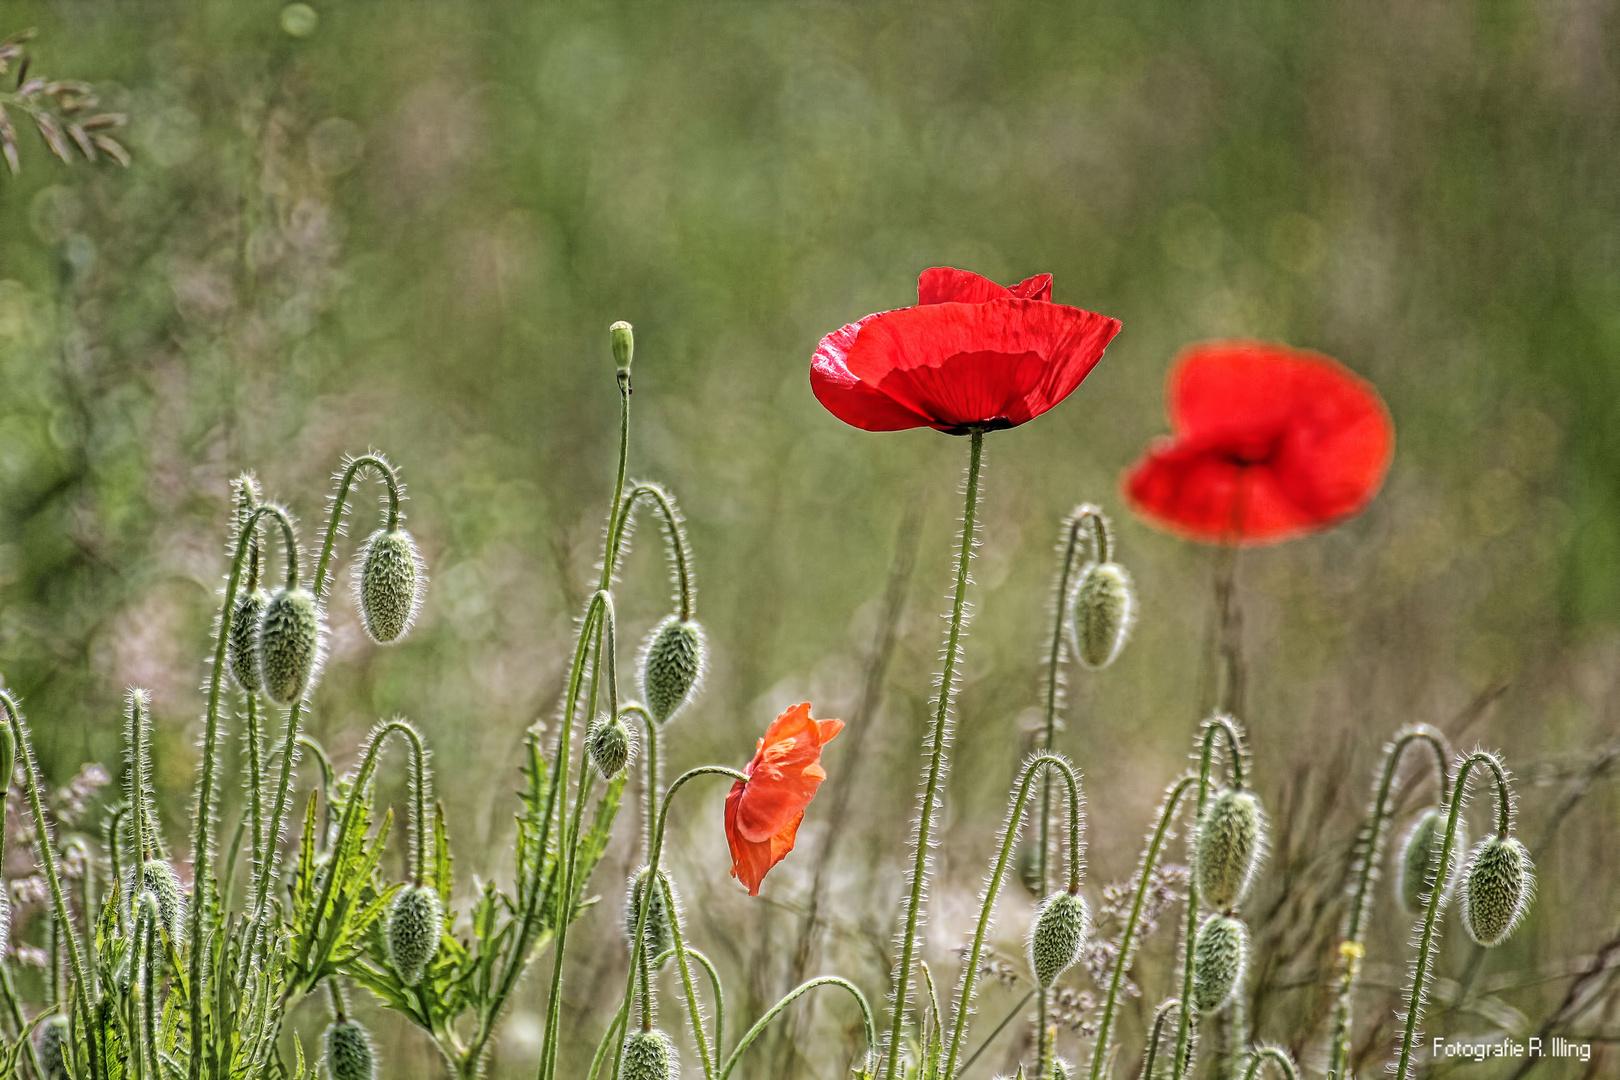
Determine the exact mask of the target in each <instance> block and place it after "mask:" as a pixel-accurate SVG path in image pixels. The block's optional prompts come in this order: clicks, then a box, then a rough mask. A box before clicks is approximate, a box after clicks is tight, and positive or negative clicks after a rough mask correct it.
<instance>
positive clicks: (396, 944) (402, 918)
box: [387, 885, 444, 986]
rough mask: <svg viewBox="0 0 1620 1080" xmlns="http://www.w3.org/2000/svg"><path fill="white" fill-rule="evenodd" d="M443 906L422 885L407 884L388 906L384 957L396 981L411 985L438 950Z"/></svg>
mask: <svg viewBox="0 0 1620 1080" xmlns="http://www.w3.org/2000/svg"><path fill="white" fill-rule="evenodd" d="M443 933H444V909H443V908H442V907H441V906H440V904H439V894H438V893H437V892H435V891H434V890H432V889H430V888H428V887H427V886H425V885H407V886H405V887H404V888H403V889H401V890H399V892H397V893H395V894H394V901H393V903H392V904H391V905H390V906H389V908H388V935H387V940H388V958H389V959H390V960H392V961H393V964H394V971H395V972H396V973H397V974H398V975H399V981H400V982H402V983H404V984H405V985H406V986H415V985H416V984H417V983H419V982H421V981H422V973H423V972H424V971H426V970H427V966H428V964H429V963H431V962H432V960H433V956H434V954H435V953H437V952H438V951H439V937H440V936H441V935H442V934H443Z"/></svg>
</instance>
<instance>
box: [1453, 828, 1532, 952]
mask: <svg viewBox="0 0 1620 1080" xmlns="http://www.w3.org/2000/svg"><path fill="white" fill-rule="evenodd" d="M1467 879H1468V880H1467V885H1466V887H1465V888H1464V889H1463V917H1464V921H1465V922H1467V924H1468V936H1469V937H1471V938H1473V939H1474V940H1475V941H1476V942H1478V943H1479V944H1481V945H1484V946H1487V947H1489V946H1492V945H1500V944H1501V943H1502V942H1503V941H1505V940H1506V939H1507V936H1508V935H1509V934H1511V933H1513V930H1514V928H1515V927H1517V926H1518V925H1519V920H1520V919H1522V918H1524V913H1525V910H1526V909H1527V908H1529V906H1530V893H1531V892H1532V891H1533V890H1534V888H1535V871H1534V868H1533V867H1532V866H1531V865H1530V853H1529V852H1527V851H1525V850H1524V845H1523V844H1521V843H1519V841H1518V840H1517V839H1515V838H1514V837H1511V836H1509V837H1500V836H1493V837H1491V838H1490V839H1488V840H1484V841H1481V842H1480V845H1479V846H1478V847H1476V848H1475V849H1474V853H1473V855H1472V856H1471V857H1470V858H1469V860H1468V870H1467Z"/></svg>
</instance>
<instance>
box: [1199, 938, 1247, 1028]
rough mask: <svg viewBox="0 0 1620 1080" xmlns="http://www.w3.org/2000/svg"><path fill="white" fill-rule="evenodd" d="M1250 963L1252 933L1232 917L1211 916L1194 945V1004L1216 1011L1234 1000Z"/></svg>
mask: <svg viewBox="0 0 1620 1080" xmlns="http://www.w3.org/2000/svg"><path fill="white" fill-rule="evenodd" d="M1248 962H1249V931H1248V929H1247V928H1246V927H1245V926H1244V925H1243V924H1242V923H1241V922H1239V921H1238V920H1237V919H1234V918H1232V917H1231V916H1229V915H1211V916H1210V917H1209V918H1207V919H1205V920H1204V925H1203V926H1200V927H1199V928H1198V938H1197V940H1196V941H1195V942H1194V944H1193V1004H1194V1005H1196V1006H1198V1009H1199V1011H1200V1012H1214V1011H1215V1010H1216V1009H1218V1008H1220V1007H1221V1006H1222V1005H1225V1004H1226V1003H1227V1002H1228V1001H1230V1000H1231V999H1232V994H1233V993H1234V992H1235V991H1236V990H1237V987H1238V983H1240V982H1241V981H1242V980H1243V969H1244V967H1246V966H1247V965H1248Z"/></svg>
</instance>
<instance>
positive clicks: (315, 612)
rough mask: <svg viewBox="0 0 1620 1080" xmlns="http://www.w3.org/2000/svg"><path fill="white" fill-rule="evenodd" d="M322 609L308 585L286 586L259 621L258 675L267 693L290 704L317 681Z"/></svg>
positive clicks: (279, 700)
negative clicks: (292, 587) (306, 587)
mask: <svg viewBox="0 0 1620 1080" xmlns="http://www.w3.org/2000/svg"><path fill="white" fill-rule="evenodd" d="M321 637H322V634H321V609H320V605H318V604H317V603H316V602H315V596H314V594H313V593H311V592H310V591H309V590H308V589H304V588H295V589H283V590H281V591H280V592H278V593H276V595H275V597H274V598H272V599H271V601H270V603H269V605H268V606H267V607H266V608H265V609H264V618H263V619H262V620H261V621H260V623H259V650H258V651H259V678H260V679H261V680H262V681H263V689H264V693H265V696H266V697H268V698H269V699H270V700H271V701H274V702H275V703H276V704H277V705H291V704H292V703H293V702H295V701H297V700H298V699H299V698H301V697H303V696H304V693H305V691H307V690H308V689H309V687H310V684H311V683H313V682H314V681H315V671H316V668H317V667H318V666H319V663H320V658H321Z"/></svg>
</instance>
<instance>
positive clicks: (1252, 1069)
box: [1143, 1046, 1299, 1080]
mask: <svg viewBox="0 0 1620 1080" xmlns="http://www.w3.org/2000/svg"><path fill="white" fill-rule="evenodd" d="M1267 1065H1273V1066H1275V1067H1276V1070H1277V1072H1279V1073H1281V1074H1282V1076H1283V1080H1299V1068H1298V1067H1297V1066H1296V1065H1295V1064H1294V1059H1293V1058H1291V1057H1289V1056H1288V1051H1286V1050H1284V1049H1283V1048H1282V1047H1280V1046H1262V1047H1259V1048H1257V1049H1256V1050H1255V1051H1254V1052H1253V1053H1252V1054H1250V1055H1249V1062H1248V1065H1246V1066H1245V1067H1244V1069H1243V1080H1257V1078H1258V1077H1259V1075H1260V1070H1261V1069H1262V1068H1264V1067H1265V1066H1267ZM1143 1080H1148V1078H1147V1077H1143Z"/></svg>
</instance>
